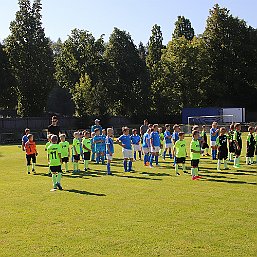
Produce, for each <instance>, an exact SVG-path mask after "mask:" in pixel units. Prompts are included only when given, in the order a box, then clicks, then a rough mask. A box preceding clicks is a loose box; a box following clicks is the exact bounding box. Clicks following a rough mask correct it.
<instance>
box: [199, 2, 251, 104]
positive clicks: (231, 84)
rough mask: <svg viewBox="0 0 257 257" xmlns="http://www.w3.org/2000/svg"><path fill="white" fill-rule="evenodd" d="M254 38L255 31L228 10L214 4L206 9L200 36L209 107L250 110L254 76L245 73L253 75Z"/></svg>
mask: <svg viewBox="0 0 257 257" xmlns="http://www.w3.org/2000/svg"><path fill="white" fill-rule="evenodd" d="M254 35H256V32H254V30H253V29H251V28H249V27H248V26H247V25H246V22H245V21H244V20H241V19H239V18H237V17H233V16H232V15H231V14H230V11H229V10H228V9H226V8H220V7H219V5H215V6H214V8H213V9H212V10H210V16H209V17H208V19H207V26H206V29H205V31H204V34H203V40H204V54H205V56H206V58H205V59H206V64H205V68H206V72H205V74H206V75H205V78H203V80H204V81H205V82H206V86H205V87H206V88H207V90H206V92H207V99H208V101H209V102H208V103H209V104H212V105H218V106H226V105H229V106H238V105H240V106H245V107H251V108H254V104H253V103H254V101H255V100H254V97H256V87H255V86H254V85H256V80H255V78H256V77H255V75H253V76H252V75H251V74H252V73H251V72H249V70H254V71H255V73H256V37H255V36H254ZM254 42H255V43H254ZM254 45H255V46H254ZM254 49H255V50H254ZM254 77H255V78H254ZM254 81H255V83H254Z"/></svg>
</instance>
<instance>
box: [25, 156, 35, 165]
mask: <svg viewBox="0 0 257 257" xmlns="http://www.w3.org/2000/svg"><path fill="white" fill-rule="evenodd" d="M26 159H27V165H28V166H29V165H30V164H31V160H32V163H36V154H35V153H34V154H27V155H26Z"/></svg>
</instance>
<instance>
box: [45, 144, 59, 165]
mask: <svg viewBox="0 0 257 257" xmlns="http://www.w3.org/2000/svg"><path fill="white" fill-rule="evenodd" d="M47 153H48V155H49V162H50V164H49V165H50V166H60V165H61V160H60V157H59V154H60V153H61V147H60V146H59V145H58V144H50V146H48V148H47Z"/></svg>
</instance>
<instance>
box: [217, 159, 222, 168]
mask: <svg viewBox="0 0 257 257" xmlns="http://www.w3.org/2000/svg"><path fill="white" fill-rule="evenodd" d="M220 164H221V160H218V163H217V169H218V170H220Z"/></svg>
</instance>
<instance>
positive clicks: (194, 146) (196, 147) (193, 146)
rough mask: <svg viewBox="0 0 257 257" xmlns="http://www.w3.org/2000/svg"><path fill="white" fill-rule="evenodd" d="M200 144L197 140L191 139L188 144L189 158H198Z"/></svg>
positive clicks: (199, 155)
mask: <svg viewBox="0 0 257 257" xmlns="http://www.w3.org/2000/svg"><path fill="white" fill-rule="evenodd" d="M191 150H194V151H198V152H199V153H193V152H192V151H191ZM200 151H201V146H200V142H199V140H194V139H193V140H192V141H191V144H190V157H191V160H199V159H200V157H201V153H200Z"/></svg>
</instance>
